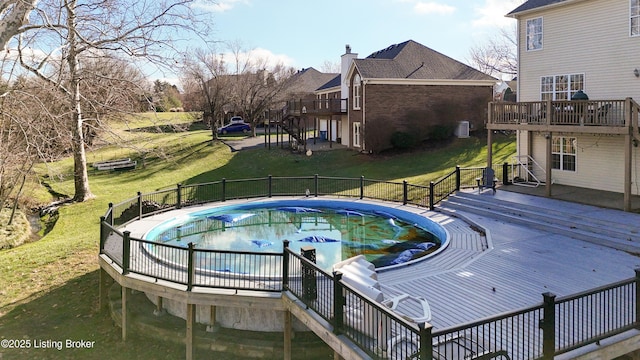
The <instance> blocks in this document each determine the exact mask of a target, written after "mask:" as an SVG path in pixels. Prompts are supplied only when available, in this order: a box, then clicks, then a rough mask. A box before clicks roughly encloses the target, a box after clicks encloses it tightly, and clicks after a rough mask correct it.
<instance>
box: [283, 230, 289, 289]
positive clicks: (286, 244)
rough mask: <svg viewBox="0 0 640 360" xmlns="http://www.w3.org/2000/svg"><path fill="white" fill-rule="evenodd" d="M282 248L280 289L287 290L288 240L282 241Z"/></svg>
mask: <svg viewBox="0 0 640 360" xmlns="http://www.w3.org/2000/svg"><path fill="white" fill-rule="evenodd" d="M282 243H283V246H282V289H288V288H289V252H288V251H287V249H289V240H284V241H283V242H282Z"/></svg>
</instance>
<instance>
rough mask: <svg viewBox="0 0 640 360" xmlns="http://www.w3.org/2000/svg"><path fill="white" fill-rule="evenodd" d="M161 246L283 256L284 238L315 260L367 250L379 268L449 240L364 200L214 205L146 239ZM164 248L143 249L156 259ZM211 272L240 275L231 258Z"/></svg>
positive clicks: (438, 230)
mask: <svg viewBox="0 0 640 360" xmlns="http://www.w3.org/2000/svg"><path fill="white" fill-rule="evenodd" d="M144 238H145V239H146V240H149V241H153V242H156V243H160V244H169V245H173V246H179V247H188V244H189V243H193V244H194V247H195V249H208V250H219V251H233V252H264V253H282V251H283V242H284V240H289V248H290V249H292V250H293V251H294V252H296V253H300V250H301V248H302V247H305V246H312V247H313V248H315V249H316V263H317V264H318V266H320V267H321V268H322V269H324V270H326V271H331V267H332V266H333V264H335V263H337V262H339V261H342V260H344V259H347V258H349V257H352V256H355V255H359V254H363V255H364V256H366V258H367V260H368V261H370V262H372V263H373V264H375V266H376V268H377V269H384V268H391V267H396V266H400V265H403V264H408V263H412V262H415V261H418V260H420V259H423V258H425V257H427V256H432V255H434V254H436V253H438V252H440V251H442V250H444V248H445V247H446V246H447V245H448V239H447V232H446V230H445V229H444V228H443V227H442V226H440V225H439V224H437V223H435V222H433V221H432V220H430V219H428V218H426V217H424V216H422V215H419V214H415V213H412V212H409V211H405V210H400V209H397V208H391V207H386V206H381V205H376V204H372V203H366V202H353V201H340V200H323V199H317V198H316V199H306V200H273V201H259V202H250V203H246V204H240V205H227V206H218V207H212V208H210V209H207V210H201V211H196V212H192V213H189V214H187V215H183V216H179V217H175V218H172V219H170V220H167V221H165V222H163V223H161V224H160V225H158V226H155V227H154V228H153V229H151V230H150V231H149V232H147V234H146V235H145V236H144ZM159 248H160V247H157V246H156V247H154V246H152V245H150V246H147V248H146V250H147V252H148V253H150V254H151V255H152V256H155V257H159V258H160V259H159V260H165V261H167V262H175V259H163V258H162V257H163V256H164V255H163V254H162V252H161V251H159ZM208 266H215V267H216V269H201V270H214V271H221V270H222V271H225V272H230V273H235V272H237V270H236V269H235V265H234V264H233V262H232V261H230V262H229V263H228V264H215V265H208Z"/></svg>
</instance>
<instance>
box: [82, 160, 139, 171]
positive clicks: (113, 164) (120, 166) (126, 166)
mask: <svg viewBox="0 0 640 360" xmlns="http://www.w3.org/2000/svg"><path fill="white" fill-rule="evenodd" d="M136 165H137V162H136V161H135V160H134V161H132V160H131V159H129V158H126V159H116V160H107V161H99V162H95V163H93V164H91V166H93V167H94V168H95V169H96V170H132V169H135V168H136Z"/></svg>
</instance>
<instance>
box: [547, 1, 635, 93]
mask: <svg viewBox="0 0 640 360" xmlns="http://www.w3.org/2000/svg"><path fill="white" fill-rule="evenodd" d="M639 1H640V0H639ZM578 90H584V74H569V75H552V76H543V77H542V78H541V79H540V99H541V100H543V101H544V100H569V99H571V97H572V96H573V94H575V93H576V92H578Z"/></svg>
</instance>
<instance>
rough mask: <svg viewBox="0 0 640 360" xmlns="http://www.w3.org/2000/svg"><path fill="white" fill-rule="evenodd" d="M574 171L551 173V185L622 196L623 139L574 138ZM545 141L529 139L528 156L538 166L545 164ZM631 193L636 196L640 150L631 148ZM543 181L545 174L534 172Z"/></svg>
mask: <svg viewBox="0 0 640 360" xmlns="http://www.w3.org/2000/svg"><path fill="white" fill-rule="evenodd" d="M571 137H575V138H576V144H577V147H576V151H577V158H576V159H577V164H576V171H561V170H552V172H551V179H552V180H553V183H554V184H559V185H568V186H577V187H584V188H592V189H598V190H604V191H613V192H618V193H622V192H624V185H623V184H624V156H622V153H623V152H624V150H623V149H624V136H611V135H591V134H589V135H575V136H571ZM546 141H547V140H546V139H545V137H544V135H543V134H541V133H538V134H536V135H534V136H533V139H532V154H533V155H532V156H533V157H534V159H535V160H536V161H537V162H538V163H539V164H540V166H542V167H543V168H544V167H545V163H546V160H545V159H546V156H545V150H546ZM632 154H633V165H632V169H633V170H632V174H631V179H632V185H631V193H632V194H634V195H640V183H639V182H638V181H640V147H633V148H632ZM536 176H537V177H538V178H539V179H541V180H542V181H544V179H545V174H544V173H543V172H536Z"/></svg>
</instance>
